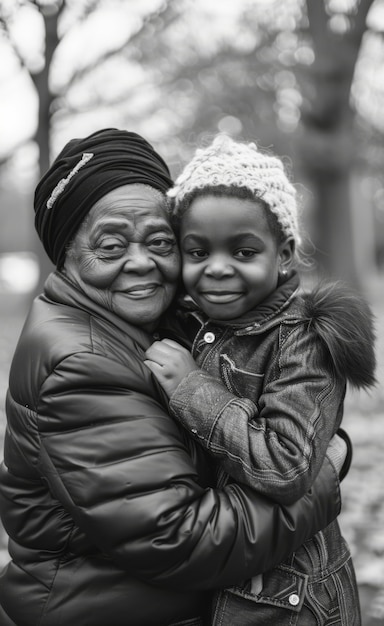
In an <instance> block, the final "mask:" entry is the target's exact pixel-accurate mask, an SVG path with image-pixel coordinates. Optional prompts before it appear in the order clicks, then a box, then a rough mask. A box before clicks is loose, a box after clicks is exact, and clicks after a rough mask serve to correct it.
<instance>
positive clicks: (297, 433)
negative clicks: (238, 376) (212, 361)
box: [146, 326, 345, 503]
mask: <svg viewBox="0 0 384 626" xmlns="http://www.w3.org/2000/svg"><path fill="white" fill-rule="evenodd" d="M307 332H308V331H305V330H304V329H303V327H302V326H299V327H298V328H297V329H295V330H293V331H292V332H291V334H290V336H289V338H288V339H287V340H286V342H285V345H284V351H281V352H279V355H278V363H279V367H278V369H279V376H266V378H265V380H266V385H265V388H264V391H263V393H262V395H261V396H260V399H259V403H258V407H256V405H255V404H254V403H253V402H252V401H251V400H249V399H247V398H240V397H237V396H235V395H233V394H232V393H231V392H229V391H228V389H227V388H226V387H225V385H224V384H223V383H222V382H221V381H219V380H218V379H216V378H215V377H213V376H211V375H209V374H208V373H206V372H205V371H203V370H201V369H199V368H198V366H197V365H196V363H195V362H194V360H193V359H192V357H191V355H190V354H189V352H188V351H187V350H185V349H184V348H183V347H182V346H179V345H178V344H176V342H173V341H170V340H164V341H163V342H156V343H155V344H153V345H152V346H151V348H149V350H148V351H147V356H148V358H149V359H150V361H149V362H148V361H147V362H146V363H147V365H148V366H149V367H150V369H151V370H152V372H153V373H154V375H155V376H156V377H157V378H158V380H159V382H160V384H161V385H162V386H163V387H164V389H165V390H166V391H167V393H168V395H169V396H170V408H171V411H172V412H173V414H174V415H175V416H176V417H177V418H178V419H179V420H180V421H181V422H182V424H183V425H184V426H185V427H186V428H187V429H188V430H189V431H190V432H191V433H192V434H193V435H195V437H196V438H197V440H198V441H199V442H200V444H201V445H202V446H203V447H205V448H206V449H207V450H208V451H209V452H210V453H211V454H213V455H214V456H215V457H216V458H218V459H219V460H220V461H221V463H222V465H223V468H224V469H225V470H226V471H227V472H228V474H230V475H231V476H232V477H233V478H235V479H236V480H238V481H241V482H243V483H245V484H248V485H250V486H252V487H254V488H257V490H258V491H260V492H261V493H263V494H265V495H268V496H270V497H273V499H275V500H276V501H278V502H283V503H288V502H293V501H295V500H296V499H298V498H299V497H300V496H301V495H302V494H304V493H306V491H307V490H308V489H309V488H310V487H311V485H312V482H313V480H314V478H315V476H316V475H317V473H318V471H319V469H320V467H321V464H322V462H323V459H324V456H325V454H326V450H327V446H328V444H329V442H330V440H331V437H332V435H333V433H334V432H335V430H336V426H337V425H338V424H336V422H337V421H340V419H341V414H340V413H339V411H340V406H341V403H342V399H343V396H344V390H345V385H344V381H341V380H337V379H336V378H335V377H334V376H333V374H332V371H330V368H329V367H328V366H327V364H326V359H324V358H323V359H322V358H321V354H322V353H323V352H324V349H323V347H322V346H321V345H315V344H314V343H312V349H311V354H307V353H308V337H307ZM304 353H305V354H306V358H303V357H304ZM151 361H152V362H151Z"/></svg>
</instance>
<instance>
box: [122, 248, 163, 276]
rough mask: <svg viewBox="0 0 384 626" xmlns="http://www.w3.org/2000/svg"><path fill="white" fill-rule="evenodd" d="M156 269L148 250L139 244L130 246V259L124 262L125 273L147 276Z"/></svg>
mask: <svg viewBox="0 0 384 626" xmlns="http://www.w3.org/2000/svg"><path fill="white" fill-rule="evenodd" d="M155 267H156V263H155V260H154V259H153V258H152V256H151V254H150V252H149V251H148V248H147V247H146V246H144V245H142V244H139V243H131V244H130V245H129V250H128V257H127V258H126V260H125V262H124V267H123V270H124V271H125V272H135V273H136V274H146V273H147V272H150V271H151V270H152V269H154V268H155Z"/></svg>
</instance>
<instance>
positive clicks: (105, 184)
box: [34, 128, 172, 268]
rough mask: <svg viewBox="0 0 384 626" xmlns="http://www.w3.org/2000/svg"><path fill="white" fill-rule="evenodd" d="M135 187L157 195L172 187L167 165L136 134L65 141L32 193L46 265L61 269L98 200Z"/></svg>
mask: <svg viewBox="0 0 384 626" xmlns="http://www.w3.org/2000/svg"><path fill="white" fill-rule="evenodd" d="M135 183H141V184H144V185H149V186H150V187H153V188H154V189H157V190H159V191H161V192H162V193H165V192H166V191H167V190H168V189H169V187H170V186H171V185H172V180H171V178H170V174H169V170H168V167H167V165H166V163H165V162H164V161H163V159H162V158H161V157H160V155H159V154H157V152H156V151H155V150H154V148H153V147H152V146H151V145H150V144H149V143H148V142H147V141H146V140H145V139H143V137H141V136H140V135H137V134H136V133H132V132H129V131H125V130H117V129H115V128H107V129H104V130H101V131H98V132H96V133H93V134H92V135H90V136H89V137H85V138H84V139H72V140H71V141H69V142H68V143H67V144H66V146H65V147H64V148H63V150H62V151H61V152H60V154H59V155H58V156H57V158H56V159H55V161H54V162H53V164H52V165H51V167H50V168H49V170H48V171H47V173H46V174H45V175H44V176H43V178H42V179H41V180H40V182H39V184H38V185H37V187H36V191H35V201H34V208H35V214H36V216H35V227H36V231H37V233H38V235H39V237H40V239H41V242H42V244H43V246H44V248H45V251H46V253H47V254H48V256H49V258H50V259H51V261H52V262H53V263H54V264H55V265H57V267H59V268H60V267H61V266H62V265H63V263H64V259H65V250H66V246H67V245H68V243H69V242H70V241H71V240H72V239H73V237H74V235H75V234H76V232H77V230H78V228H79V226H80V224H81V222H82V221H83V220H84V218H85V216H86V215H87V214H88V212H89V211H90V209H91V208H92V206H93V205H94V204H95V202H97V200H99V199H100V198H102V197H103V196H105V194H107V193H109V192H110V191H112V190H113V189H116V187H120V186H122V185H128V184H135Z"/></svg>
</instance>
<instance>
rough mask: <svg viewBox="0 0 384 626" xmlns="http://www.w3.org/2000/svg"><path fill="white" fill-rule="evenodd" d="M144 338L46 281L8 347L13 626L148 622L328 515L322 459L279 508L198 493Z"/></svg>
mask: <svg viewBox="0 0 384 626" xmlns="http://www.w3.org/2000/svg"><path fill="white" fill-rule="evenodd" d="M151 340H152V338H151V337H150V336H149V335H147V334H146V333H145V332H143V331H141V330H140V329H139V328H136V327H133V326H130V325H129V324H127V323H126V322H124V321H122V320H121V319H119V318H117V317H116V316H114V315H113V314H112V313H111V312H108V311H107V310H104V309H103V308H101V307H99V306H98V305H96V304H95V303H94V302H92V301H90V300H89V299H88V298H87V297H86V296H85V295H84V294H82V293H80V292H79V291H78V290H77V289H76V288H75V287H74V286H73V285H72V284H71V283H70V282H69V281H68V280H66V279H65V278H64V276H62V275H61V274H60V273H55V274H52V275H51V276H50V277H49V278H48V281H47V283H46V291H45V295H43V296H40V297H38V298H37V299H36V300H35V302H34V304H33V306H32V310H31V313H30V315H29V317H28V319H27V321H26V324H25V327H24V329H23V332H22V335H21V338H20V340H19V343H18V346H17V349H16V352H15V356H14V359H13V363H12V366H11V373H10V385H9V392H8V396H7V416H8V427H7V432H6V440H5V451H4V463H3V465H2V468H1V473H0V510H1V514H2V521H3V524H4V526H5V528H6V530H7V532H8V534H9V537H10V542H9V551H10V554H11V558H12V560H11V562H10V564H9V565H8V566H7V567H6V568H5V569H4V570H3V572H2V573H1V575H0V603H1V605H2V606H3V608H4V609H5V610H6V612H7V613H8V614H9V615H10V617H11V618H12V619H13V620H14V622H15V623H16V624H17V625H18V626H37V625H39V626H60V625H64V626H83V625H90V626H105V625H106V624H111V625H113V626H119V625H120V624H121V625H123V624H124V625H125V626H126V624H130V626H150V625H156V626H162V625H167V624H172V623H175V622H178V621H180V620H182V619H186V618H188V617H192V616H195V615H197V614H199V612H200V611H201V610H202V607H203V603H204V597H205V596H204V594H203V591H204V590H208V589H212V588H217V587H221V586H224V585H228V584H233V583H235V582H237V581H239V580H241V579H243V578H246V577H249V576H251V575H254V574H256V573H259V572H262V571H264V570H266V569H269V568H270V567H272V566H273V565H275V564H276V563H278V562H280V561H282V560H283V558H284V557H286V556H287V554H288V553H290V552H291V551H292V550H293V549H295V548H296V547H297V546H299V545H301V544H302V543H303V541H304V540H306V539H307V538H308V537H310V536H312V535H313V534H314V533H315V532H316V531H317V530H319V529H320V528H322V527H324V526H326V525H327V524H328V523H329V522H331V521H332V520H333V519H334V518H335V517H336V515H337V514H338V512H339V509H340V497H339V495H340V494H339V486H338V480H337V477H336V476H335V473H334V470H333V467H332V465H331V463H330V462H326V463H325V466H324V468H323V470H322V472H321V473H320V475H319V478H318V479H317V481H316V482H315V485H314V489H313V492H312V494H308V495H307V496H305V497H304V498H302V499H301V500H300V501H299V502H297V503H295V504H293V505H291V506H286V507H283V506H278V505H277V504H274V503H272V502H270V501H268V500H266V499H265V498H263V497H262V496H259V495H257V494H256V493H253V492H252V491H251V490H250V489H248V488H247V487H244V488H241V487H240V486H235V485H231V486H228V487H226V488H225V489H223V490H221V491H219V490H214V489H210V488H209V487H207V480H208V473H207V471H208V465H206V462H205V461H203V460H202V458H201V456H199V455H201V453H200V452H199V451H197V450H196V449H195V448H194V447H193V446H194V444H193V443H192V442H189V441H188V442H187V441H186V440H185V435H184V434H183V432H182V431H181V429H180V427H179V426H178V425H177V424H176V423H175V421H173V419H172V418H170V417H169V415H168V413H167V411H166V409H165V401H164V399H163V398H162V396H161V394H160V391H159V389H158V387H156V386H155V383H154V381H153V379H152V378H151V375H150V372H149V370H148V369H147V368H146V366H145V365H144V364H143V362H142V360H143V358H144V351H145V349H146V348H147V347H148V346H149V344H150V342H151Z"/></svg>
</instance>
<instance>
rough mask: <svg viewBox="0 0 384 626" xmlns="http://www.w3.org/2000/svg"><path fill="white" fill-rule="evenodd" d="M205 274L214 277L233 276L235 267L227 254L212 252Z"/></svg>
mask: <svg viewBox="0 0 384 626" xmlns="http://www.w3.org/2000/svg"><path fill="white" fill-rule="evenodd" d="M205 274H206V275H207V276H211V277H213V278H224V277H227V276H233V274H234V269H233V267H232V265H231V264H230V262H229V259H228V257H227V256H226V255H224V254H214V255H212V254H211V255H210V257H209V259H208V263H207V265H206V267H205Z"/></svg>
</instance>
